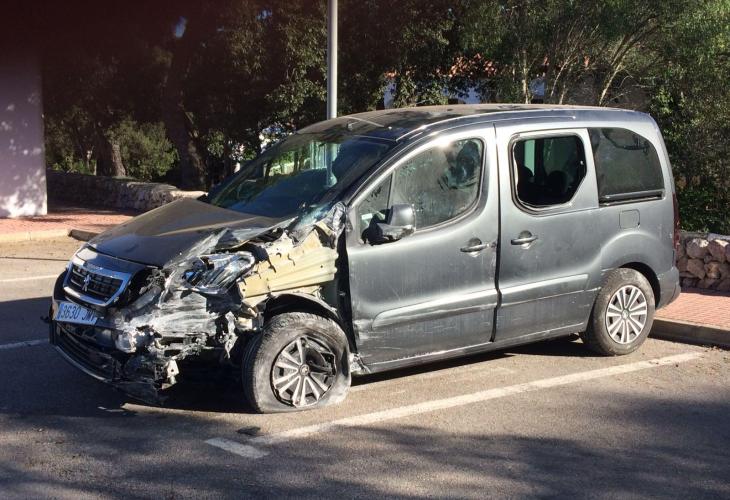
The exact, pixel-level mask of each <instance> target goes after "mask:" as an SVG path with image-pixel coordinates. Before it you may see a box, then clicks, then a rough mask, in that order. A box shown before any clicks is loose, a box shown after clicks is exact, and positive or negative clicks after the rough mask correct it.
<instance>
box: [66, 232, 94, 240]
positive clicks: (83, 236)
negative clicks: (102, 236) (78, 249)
mask: <svg viewBox="0 0 730 500" xmlns="http://www.w3.org/2000/svg"><path fill="white" fill-rule="evenodd" d="M97 234H99V233H98V232H94V231H87V230H85V229H72V230H71V231H69V232H68V235H69V236H70V237H72V238H74V239H77V240H79V241H89V240H90V239H91V238H93V237H94V236H96V235H97Z"/></svg>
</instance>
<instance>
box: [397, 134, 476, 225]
mask: <svg viewBox="0 0 730 500" xmlns="http://www.w3.org/2000/svg"><path fill="white" fill-rule="evenodd" d="M483 151H484V147H483V144H482V141H480V140H478V139H466V140H460V141H454V142H451V143H448V144H446V145H444V146H443V147H442V146H439V147H434V148H431V149H428V150H426V151H424V152H422V153H420V154H418V155H416V156H414V157H413V158H411V159H410V160H408V161H407V162H406V163H404V164H403V165H401V166H400V167H399V168H398V169H397V170H396V172H395V178H394V179H393V188H392V189H393V192H392V196H391V200H392V201H391V204H392V205H395V204H400V203H407V204H410V205H412V206H413V208H414V211H415V213H416V230H419V229H424V228H427V227H430V226H434V225H436V224H440V223H442V222H445V221H447V220H449V219H453V218H454V217H456V216H458V215H460V214H462V213H464V212H465V211H466V210H468V209H469V208H470V207H471V206H472V205H473V204H474V202H475V201H476V199H477V197H478V195H479V180H480V179H481V172H482V164H483V161H482V159H483Z"/></svg>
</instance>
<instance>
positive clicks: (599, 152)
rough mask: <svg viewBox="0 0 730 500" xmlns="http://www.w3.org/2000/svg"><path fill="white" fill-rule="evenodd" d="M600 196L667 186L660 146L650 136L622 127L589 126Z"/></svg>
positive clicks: (604, 197) (605, 196)
mask: <svg viewBox="0 0 730 500" xmlns="http://www.w3.org/2000/svg"><path fill="white" fill-rule="evenodd" d="M589 134H590V137H591V146H592V147H593V159H594V161H595V164H596V180H597V181H598V197H599V199H603V200H602V201H605V199H606V198H607V197H610V196H612V195H617V194H621V195H624V194H631V193H641V192H646V191H655V190H660V189H664V179H663V177H662V167H661V163H660V162H659V155H657V152H656V149H655V148H654V146H653V145H652V143H651V142H649V141H648V140H647V139H646V138H644V137H642V136H640V135H638V134H635V133H634V132H631V131H630V130H626V129H620V128H594V129H590V130H589Z"/></svg>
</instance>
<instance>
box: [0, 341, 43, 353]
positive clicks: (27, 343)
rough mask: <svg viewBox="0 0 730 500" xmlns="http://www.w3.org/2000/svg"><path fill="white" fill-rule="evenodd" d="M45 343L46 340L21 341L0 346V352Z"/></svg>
mask: <svg viewBox="0 0 730 500" xmlns="http://www.w3.org/2000/svg"><path fill="white" fill-rule="evenodd" d="M47 343H48V339H38V340H23V341H21V342H13V343H11V344H0V351H5V350H7V349H17V348H18V347H30V346H34V345H41V344H47Z"/></svg>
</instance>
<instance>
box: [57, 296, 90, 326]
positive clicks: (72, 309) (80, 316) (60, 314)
mask: <svg viewBox="0 0 730 500" xmlns="http://www.w3.org/2000/svg"><path fill="white" fill-rule="evenodd" d="M53 319H55V320H56V321H60V322H62V323H79V324H81V325H93V324H95V323H96V320H97V319H98V317H97V315H96V312H94V311H93V310H91V309H88V308H86V307H84V306H80V305H78V304H74V303H73V302H59V303H58V309H56V316H55V317H54V318H53Z"/></svg>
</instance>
